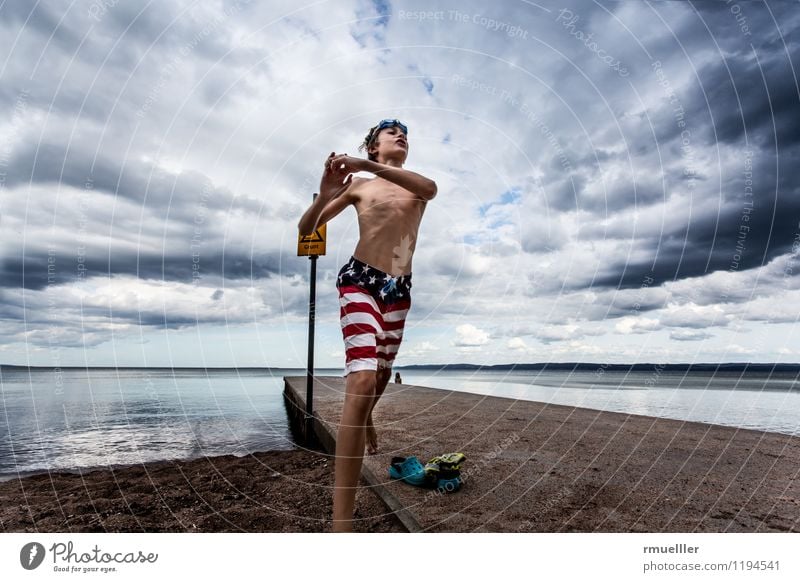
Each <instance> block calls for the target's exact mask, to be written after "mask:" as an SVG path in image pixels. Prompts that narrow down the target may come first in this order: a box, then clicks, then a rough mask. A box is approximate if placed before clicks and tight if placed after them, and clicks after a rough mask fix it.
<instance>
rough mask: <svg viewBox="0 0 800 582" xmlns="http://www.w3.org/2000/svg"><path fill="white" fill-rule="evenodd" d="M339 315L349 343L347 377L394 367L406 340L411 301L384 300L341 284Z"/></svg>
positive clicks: (359, 289) (346, 354) (360, 289)
mask: <svg viewBox="0 0 800 582" xmlns="http://www.w3.org/2000/svg"><path fill="white" fill-rule="evenodd" d="M339 306H340V310H339V315H340V317H341V325H342V335H343V336H344V345H345V361H346V363H345V376H346V375H347V374H349V373H350V372H357V371H359V370H377V369H378V368H391V366H392V362H393V361H394V359H395V356H396V355H397V350H398V349H399V348H400V342H401V341H402V339H403V328H404V327H405V322H406V315H407V314H408V310H409V308H410V307H411V300H410V299H404V300H401V301H396V302H394V303H390V304H387V303H384V302H383V301H381V300H380V299H376V298H374V297H373V296H372V295H370V294H369V293H368V292H367V291H365V290H364V289H362V288H361V287H357V286H355V285H345V286H341V287H339Z"/></svg>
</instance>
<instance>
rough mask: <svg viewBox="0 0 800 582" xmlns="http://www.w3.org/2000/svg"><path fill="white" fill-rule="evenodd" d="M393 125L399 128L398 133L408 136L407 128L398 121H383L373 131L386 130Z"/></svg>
mask: <svg viewBox="0 0 800 582" xmlns="http://www.w3.org/2000/svg"><path fill="white" fill-rule="evenodd" d="M395 125H396V126H397V127H399V128H400V131H402V132H403V133H404V134H406V135H408V128H407V127H406V126H405V124H404V123H402V122H401V121H400V120H399V119H384V120H382V121H381V122H380V123H379V124H378V125H376V126H375V129H374V130H373V131H380V130H382V129H386V128H387V127H394V126H395Z"/></svg>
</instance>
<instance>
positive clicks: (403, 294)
mask: <svg viewBox="0 0 800 582" xmlns="http://www.w3.org/2000/svg"><path fill="white" fill-rule="evenodd" d="M361 149H366V151H367V156H368V159H366V160H364V159H361V158H355V157H351V156H348V155H347V154H344V155H337V154H336V153H333V152H332V153H331V154H330V155H329V156H328V159H327V160H326V161H325V170H324V172H323V174H322V181H321V182H320V186H319V196H317V197H316V199H315V200H314V202H313V203H312V204H311V206H310V207H309V209H308V210H307V211H306V213H305V214H304V215H303V217H302V218H301V219H300V222H299V223H298V228H299V230H300V233H301V234H309V233H311V232H313V231H314V229H315V228H316V227H317V226H318V225H319V224H324V223H326V222H328V221H329V220H331V219H332V218H333V217H334V216H336V215H338V214H339V213H340V212H341V211H342V210H344V209H345V208H346V207H347V206H349V205H351V204H352V205H353V206H355V209H356V212H357V213H358V227H359V241H358V244H357V245H356V248H355V251H354V252H353V256H352V257H351V259H350V260H349V261H348V262H347V263H346V264H345V265H344V266H343V267H342V268H341V270H340V271H339V275H338V277H337V280H336V287H337V289H338V291H339V303H340V306H341V310H340V315H341V326H342V335H343V337H344V342H345V354H346V358H345V359H346V365H345V378H346V391H345V399H344V406H343V408H342V419H341V422H340V424H339V430H338V434H337V438H336V475H335V483H334V493H333V531H352V528H353V507H354V505H355V496H356V487H357V486H358V479H359V476H360V475H361V465H362V463H363V460H364V446H365V444H366V447H367V452H368V453H369V454H375V453H376V452H377V451H378V439H377V434H376V432H375V426H374V424H373V422H372V409H373V408H374V407H375V405H376V404H377V402H378V399H379V398H380V397H381V394H383V391H384V389H385V388H386V384H387V383H388V382H389V378H390V377H391V373H392V362H393V361H394V358H395V355H396V354H397V350H398V348H399V347H400V342H401V341H402V338H403V326H404V324H405V318H406V314H407V313H408V310H409V308H410V306H411V295H410V290H411V258H412V256H413V254H414V249H415V247H416V242H417V233H418V232H419V225H420V222H421V220H422V214H423V212H424V211H425V206H426V204H427V202H428V201H429V200H431V199H432V198H433V197H434V196H436V183H435V182H434V181H433V180H429V179H428V178H425V177H424V176H421V175H419V174H416V173H414V172H410V171H408V170H405V169H403V164H404V163H405V161H406V157H407V156H408V128H407V127H406V126H405V125H404V124H402V123H401V122H400V121H398V120H397V119H384V120H383V121H381V122H380V123H379V124H378V125H376V126H375V127H373V128H372V129H370V131H369V133H368V134H367V137H366V138H365V139H364V143H363V144H361V146H360V147H359V150H361ZM355 172H370V173H372V174H375V178H371V179H366V178H354V177H353V175H352V174H353V173H355Z"/></svg>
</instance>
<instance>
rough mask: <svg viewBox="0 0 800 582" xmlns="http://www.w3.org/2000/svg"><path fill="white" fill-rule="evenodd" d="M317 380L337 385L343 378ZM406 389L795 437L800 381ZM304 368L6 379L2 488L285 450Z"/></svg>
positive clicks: (465, 382)
mask: <svg viewBox="0 0 800 582" xmlns="http://www.w3.org/2000/svg"><path fill="white" fill-rule="evenodd" d="M317 373H318V374H325V375H341V371H340V370H318V372H317ZM401 373H402V375H403V382H404V383H407V384H417V385H422V386H432V387H436V388H444V389H450V390H461V391H466V392H474V393H478V394H486V395H492V396H503V397H508V398H518V399H524V400H537V401H540V402H550V403H555V404H566V405H570V406H582V407H585V408H593V409H597V410H609V411H615V412H625V413H631V414H643V415H648V416H657V417H663V418H674V419H679V420H693V421H700V422H709V423H715V424H724V425H729V426H735V427H742V428H753V429H760V430H768V431H772V432H780V433H785V434H792V435H797V434H800V381H798V379H797V374H795V373H778V374H772V375H767V374H755V373H749V374H747V375H746V376H742V375H741V374H739V373H730V372H726V373H717V374H713V375H712V374H711V373H708V374H705V373H692V374H690V375H686V374H685V373H682V372H681V373H674V372H660V373H657V372H647V373H642V372H637V373H627V374H626V373H620V372H608V371H602V373H601V372H600V371H598V372H573V373H568V372H546V373H540V372H511V373H508V372H486V371H481V372H477V373H472V372H444V373H442V372H438V373H432V372H427V371H414V370H405V371H401ZM303 374H304V371H302V370H276V371H273V372H268V371H242V370H240V371H238V372H237V371H235V370H225V371H211V372H208V373H207V372H205V371H201V370H197V371H175V372H173V371H171V370H90V371H89V372H88V373H87V372H86V371H64V372H62V373H61V376H60V377H56V375H55V373H54V372H53V371H49V370H45V371H35V372H28V371H27V370H26V371H13V372H11V371H3V372H2V376H1V377H0V479H3V478H6V479H7V478H10V477H12V476H16V475H17V474H18V473H23V474H27V473H32V472H42V471H48V470H64V469H74V468H78V467H80V468H86V467H98V466H107V465H124V464H134V463H143V462H148V461H155V460H163V459H190V458H196V457H199V456H203V455H209V456H213V455H224V454H235V455H245V454H247V453H250V452H254V451H265V450H278V449H292V448H294V447H295V446H294V444H293V442H292V439H291V435H290V433H289V428H288V420H287V416H286V410H285V408H284V405H283V399H282V396H281V393H282V391H283V376H284V375H303Z"/></svg>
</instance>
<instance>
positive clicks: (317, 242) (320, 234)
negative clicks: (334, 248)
mask: <svg viewBox="0 0 800 582" xmlns="http://www.w3.org/2000/svg"><path fill="white" fill-rule="evenodd" d="M326 227H327V225H326V224H323V225H321V226H319V227H318V228H317V230H315V231H314V232H312V233H311V234H305V235H299V236H298V238H297V256H298V257H308V256H310V255H324V254H325V231H326V230H327V228H326Z"/></svg>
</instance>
